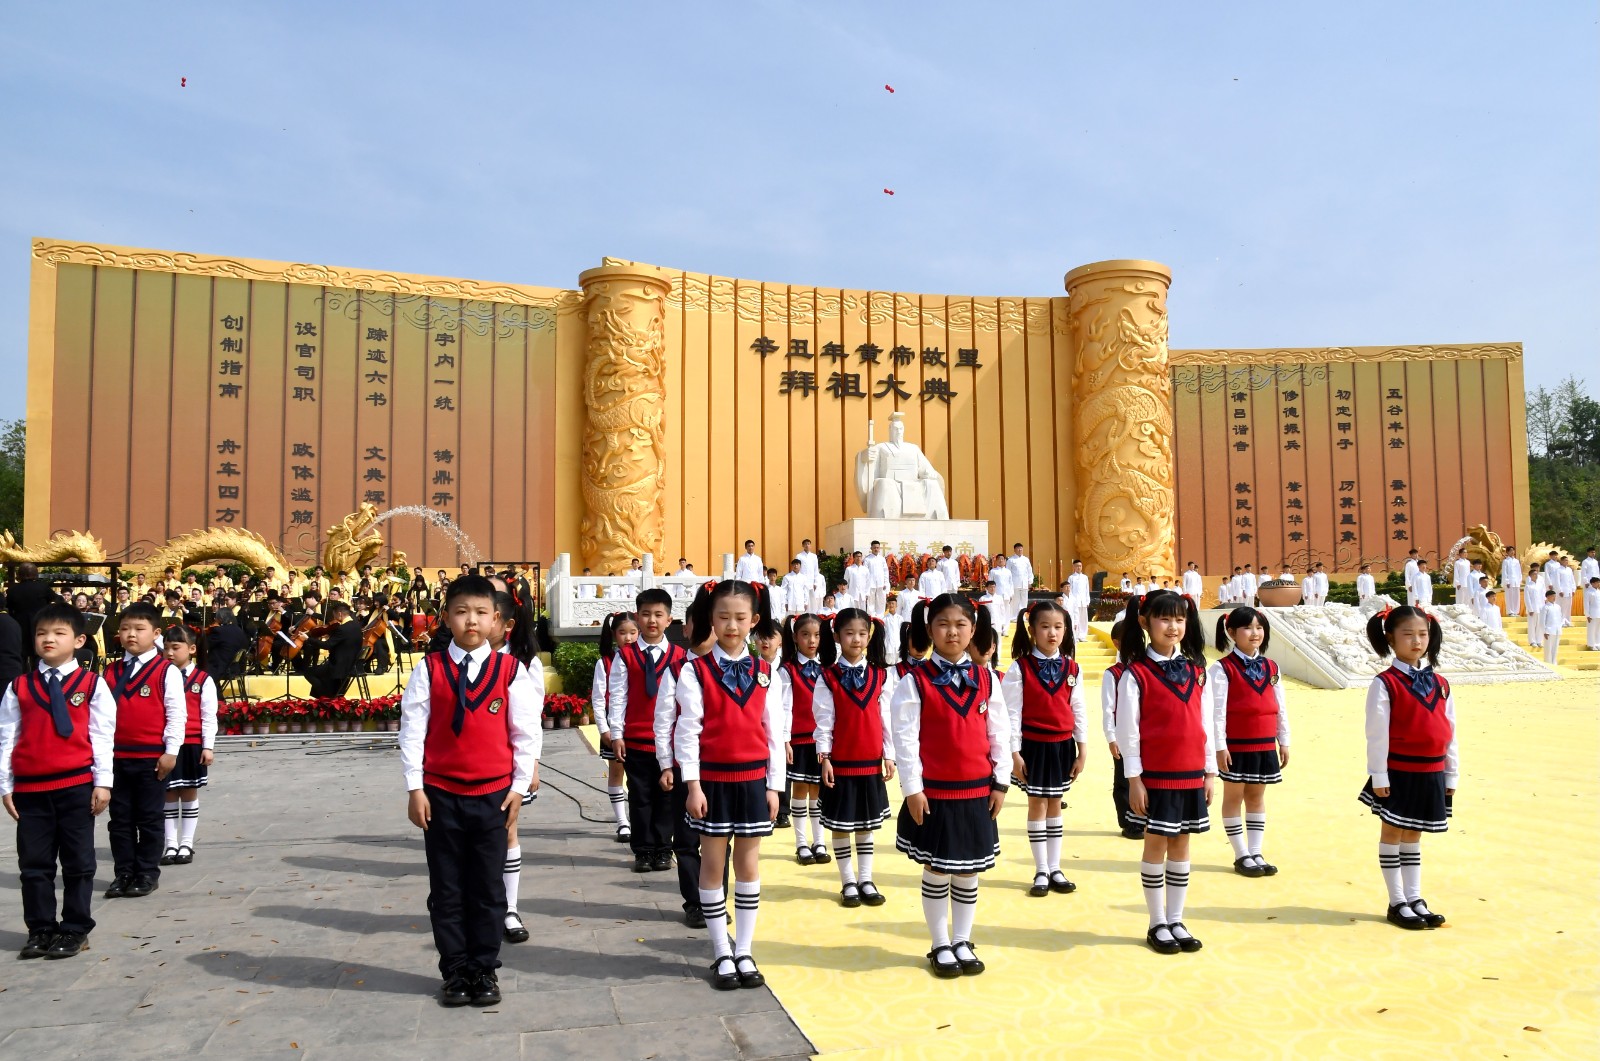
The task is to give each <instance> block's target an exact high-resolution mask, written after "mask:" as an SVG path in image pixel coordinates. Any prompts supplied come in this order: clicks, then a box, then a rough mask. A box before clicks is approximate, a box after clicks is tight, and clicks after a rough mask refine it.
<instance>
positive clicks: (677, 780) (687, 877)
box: [671, 766, 733, 907]
mask: <svg viewBox="0 0 1600 1061" xmlns="http://www.w3.org/2000/svg"><path fill="white" fill-rule="evenodd" d="M671 813H672V853H673V855H675V856H676V857H677V859H678V894H679V895H681V896H683V905H684V906H694V907H698V906H699V905H700V834H699V833H697V832H695V831H694V830H693V829H691V828H689V786H688V784H687V783H686V782H685V781H684V780H683V771H682V770H680V769H678V768H677V767H676V766H674V767H673V768H672V811H671ZM732 866H733V846H732V843H731V841H730V843H729V847H728V859H727V861H725V862H724V863H723V864H722V893H723V894H724V895H726V894H728V871H729V869H730V868H731V867H732Z"/></svg>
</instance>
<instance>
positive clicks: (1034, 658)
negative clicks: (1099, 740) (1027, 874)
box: [1000, 600, 1088, 897]
mask: <svg viewBox="0 0 1600 1061" xmlns="http://www.w3.org/2000/svg"><path fill="white" fill-rule="evenodd" d="M1072 655H1073V643H1072V622H1071V620H1070V619H1069V618H1068V616H1067V611H1066V609H1065V608H1063V607H1062V606H1061V605H1060V604H1058V603H1057V602H1055V601H1054V600H1040V601H1035V602H1034V603H1033V605H1032V606H1030V607H1029V608H1028V609H1027V610H1026V611H1025V612H1023V613H1022V621H1021V622H1019V623H1017V633H1016V637H1015V638H1014V639H1013V640H1012V645H1011V656H1012V659H1013V660H1015V662H1014V663H1013V664H1012V666H1011V668H1010V669H1009V670H1007V671H1006V676H1005V678H1004V680H1002V681H1001V683H1000V692H1001V694H1002V695H1003V696H1004V697H1005V701H1006V713H1007V714H1008V715H1009V716H1010V718H1011V747H1012V749H1013V750H1012V753H1011V776H1012V777H1014V778H1015V779H1016V780H1017V787H1019V788H1021V789H1022V791H1024V792H1026V793H1027V794H1028V846H1029V847H1031V848H1032V849H1033V887H1032V888H1030V889H1029V890H1028V894H1029V895H1033V896H1039V897H1042V896H1046V895H1049V894H1050V893H1051V892H1057V893H1059V894H1066V893H1068V892H1073V891H1076V890H1077V885H1075V884H1073V883H1072V882H1071V881H1070V880H1068V879H1067V877H1066V874H1064V873H1062V872H1061V840H1062V837H1063V835H1064V830H1063V823H1062V819H1061V797H1062V796H1064V795H1066V793H1067V790H1068V789H1069V788H1071V787H1072V782H1074V781H1076V780H1077V778H1078V775H1079V774H1081V773H1082V772H1083V764H1084V750H1085V745H1084V741H1085V739H1086V738H1087V735H1088V734H1087V729H1088V716H1087V712H1086V708H1085V707H1084V702H1083V684H1082V680H1081V679H1082V676H1081V674H1080V672H1079V670H1078V661H1077V660H1075V659H1073V658H1072Z"/></svg>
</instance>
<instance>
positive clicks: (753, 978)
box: [733, 954, 767, 987]
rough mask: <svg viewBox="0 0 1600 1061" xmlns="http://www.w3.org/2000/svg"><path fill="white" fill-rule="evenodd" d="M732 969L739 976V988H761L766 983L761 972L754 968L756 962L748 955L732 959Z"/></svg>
mask: <svg viewBox="0 0 1600 1061" xmlns="http://www.w3.org/2000/svg"><path fill="white" fill-rule="evenodd" d="M733 967H734V969H735V970H736V971H737V972H738V974H739V986H740V987H761V986H763V985H764V984H766V982H767V978H766V977H765V976H762V975H761V970H760V969H757V968H756V960H755V959H754V958H752V957H750V955H748V954H741V955H739V956H738V957H737V958H735V959H733Z"/></svg>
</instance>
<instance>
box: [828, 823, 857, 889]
mask: <svg viewBox="0 0 1600 1061" xmlns="http://www.w3.org/2000/svg"><path fill="white" fill-rule="evenodd" d="M850 855H851V850H850V834H849V833H834V834H833V860H834V861H835V862H837V863H839V883H840V884H854V883H855V882H856V867H855V863H854V862H852V861H851V860H850Z"/></svg>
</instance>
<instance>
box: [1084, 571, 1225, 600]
mask: <svg viewBox="0 0 1600 1061" xmlns="http://www.w3.org/2000/svg"><path fill="white" fill-rule="evenodd" d="M1084 581H1085V582H1087V581H1088V580H1087V579H1085V580H1084ZM1183 592H1184V593H1187V594H1188V595H1189V596H1191V597H1193V598H1194V599H1195V600H1199V599H1200V595H1201V594H1202V593H1203V592H1205V583H1204V581H1203V580H1202V579H1201V578H1200V572H1198V571H1194V570H1189V571H1185V572H1184V573H1183ZM1087 596H1088V595H1087V594H1085V597H1087Z"/></svg>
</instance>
